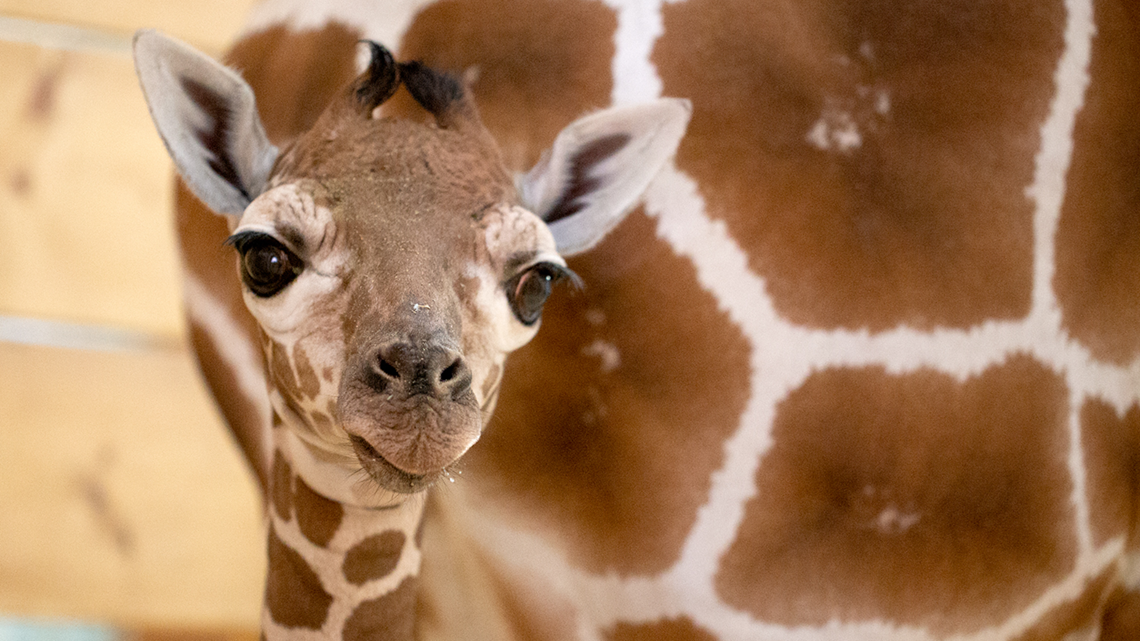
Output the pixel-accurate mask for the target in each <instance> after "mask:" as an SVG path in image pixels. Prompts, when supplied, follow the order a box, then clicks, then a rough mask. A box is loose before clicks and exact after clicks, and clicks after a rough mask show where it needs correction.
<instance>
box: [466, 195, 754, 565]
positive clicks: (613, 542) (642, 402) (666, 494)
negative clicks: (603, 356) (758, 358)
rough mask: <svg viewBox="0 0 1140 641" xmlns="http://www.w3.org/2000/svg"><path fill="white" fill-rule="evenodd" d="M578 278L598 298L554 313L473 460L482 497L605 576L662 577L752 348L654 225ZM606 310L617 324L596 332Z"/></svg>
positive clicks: (617, 243) (621, 239) (564, 297)
mask: <svg viewBox="0 0 1140 641" xmlns="http://www.w3.org/2000/svg"><path fill="white" fill-rule="evenodd" d="M570 267H571V268H572V269H573V270H574V271H576V272H577V273H578V274H580V275H581V276H582V278H583V280H584V281H585V282H586V283H588V284H589V285H588V286H587V287H586V288H585V289H584V290H583V291H580V292H574V293H571V292H568V291H560V292H557V293H556V294H555V295H554V296H553V297H552V298H551V300H550V301H549V302H548V303H547V306H546V311H545V313H544V321H543V323H544V327H543V328H542V331H540V332H539V333H538V336H537V337H536V338H535V339H534V340H533V341H532V342H531V343H530V344H529V345H527V346H526V347H524V348H522V349H520V350H519V351H518V352H516V353H515V354H514V355H512V356H511V357H510V358H509V359H508V361H507V365H506V368H505V369H506V373H505V374H504V376H503V385H502V388H501V401H500V403H499V409H498V411H497V413H496V415H495V416H494V418H493V419H492V421H491V425H489V426H488V428H487V429H486V431H485V432H484V435H483V438H482V440H481V442H480V443H479V446H478V447H475V448H472V450H471V451H470V452H468V454H467V455H466V459H465V460H466V461H467V465H469V466H470V468H471V471H472V472H473V473H472V474H471V478H472V479H478V480H479V482H480V486H479V487H478V488H477V489H478V491H479V492H480V495H479V496H480V497H481V499H483V500H486V501H488V502H489V503H492V504H498V505H506V506H508V507H507V508H506V509H507V510H508V511H509V512H508V514H514V513H515V512H516V511H517V513H518V514H526V515H528V516H527V518H528V519H536V521H532V522H530V523H529V524H527V525H526V526H527V527H537V528H540V529H542V530H544V531H545V532H546V533H547V534H548V535H549V536H550V537H551V538H553V539H554V540H560V541H562V542H563V544H564V545H566V546H567V547H568V548H569V551H570V553H571V555H572V558H573V559H574V561H575V562H577V563H580V564H582V565H584V566H585V567H586V568H587V569H589V570H590V571H595V572H605V571H609V570H613V571H616V572H619V573H623V574H651V573H654V572H661V571H664V570H666V569H667V568H668V567H669V566H670V565H671V564H672V563H673V562H674V561H675V560H676V559H677V556H678V554H679V553H680V549H681V546H682V545H683V543H684V540H685V537H686V536H687V534H688V532H689V529H690V527H691V526H692V524H693V522H694V521H695V519H696V513H697V509H698V508H699V507H700V506H701V505H703V504H704V503H705V501H706V500H707V494H708V490H709V488H710V480H709V475H710V474H711V473H712V472H713V471H714V470H716V469H718V468H719V467H720V466H721V464H722V463H723V457H724V450H723V448H724V439H725V438H727V437H728V436H729V435H730V434H732V433H733V431H734V430H735V429H736V428H737V427H738V425H739V421H740V414H741V412H742V411H743V408H744V405H745V403H746V400H747V398H748V394H749V373H750V365H749V354H750V351H751V348H750V346H749V343H748V341H747V339H746V338H744V337H743V336H742V335H741V333H740V331H739V329H738V328H737V327H736V326H735V325H734V324H733V323H732V322H731V321H730V320H729V319H728V317H727V316H726V314H725V313H724V312H723V311H721V310H720V309H719V308H718V306H717V303H716V300H715V299H714V298H713V297H712V296H711V295H709V294H708V293H707V292H705V291H704V290H702V289H701V286H700V285H699V283H698V282H697V280H696V272H695V269H694V268H693V265H692V264H691V263H690V262H689V261H688V260H686V259H683V258H680V257H678V256H677V255H676V254H674V253H673V252H672V250H671V249H670V247H669V245H668V244H666V243H665V242H664V241H662V240H660V239H658V238H657V237H656V234H655V223H654V222H653V221H652V220H651V219H649V218H648V217H646V216H645V215H644V214H643V213H640V212H634V213H633V214H631V215H630V217H629V218H628V219H627V220H626V222H625V223H623V224H622V225H621V226H619V227H618V228H617V229H616V230H615V231H614V232H613V233H612V234H610V236H608V237H607V238H606V239H605V240H604V241H603V242H602V243H601V244H600V245H599V246H598V247H597V248H596V249H594V250H593V251H591V252H590V253H589V254H586V255H583V256H580V257H575V258H573V259H571V261H570ZM597 310H601V311H602V312H603V313H604V314H605V318H606V319H608V320H607V322H606V324H605V325H604V326H596V325H591V324H590V323H589V322H588V320H587V316H589V315H590V314H591V313H593V314H594V315H596V314H597ZM597 340H605V341H607V342H609V343H611V344H613V345H614V347H615V349H617V350H618V351H619V352H620V354H621V367H620V368H617V369H616V370H613V371H608V372H607V371H603V370H602V369H601V368H600V366H599V363H598V359H597V358H595V357H593V356H591V355H590V354H589V353H588V352H584V350H583V348H584V347H585V346H587V345H589V344H591V343H593V342H595V341H597ZM484 481H485V483H484Z"/></svg>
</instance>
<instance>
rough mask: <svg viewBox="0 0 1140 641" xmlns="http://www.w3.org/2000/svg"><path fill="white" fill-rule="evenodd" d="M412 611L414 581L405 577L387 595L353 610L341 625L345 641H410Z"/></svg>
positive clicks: (413, 624) (412, 635)
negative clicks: (342, 625)
mask: <svg viewBox="0 0 1140 641" xmlns="http://www.w3.org/2000/svg"><path fill="white" fill-rule="evenodd" d="M415 610H416V579H415V578H414V577H408V578H406V579H404V581H403V582H402V583H400V585H399V587H397V588H396V589H395V590H393V591H391V592H389V593H388V594H385V595H384V596H382V597H379V598H376V599H372V600H371V601H365V602H364V603H361V604H360V605H358V606H356V610H355V611H353V613H352V615H351V616H349V617H348V620H347V621H345V623H344V637H343V638H344V641H411V639H413V638H414V630H415Z"/></svg>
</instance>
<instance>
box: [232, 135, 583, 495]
mask: <svg viewBox="0 0 1140 641" xmlns="http://www.w3.org/2000/svg"><path fill="white" fill-rule="evenodd" d="M485 145H486V141H485V140H483V139H480V138H472V137H469V136H466V135H463V134H457V133H455V132H451V131H447V130H442V129H439V128H432V127H427V126H423V125H420V124H417V123H410V122H407V121H396V120H372V119H360V118H355V119H350V120H348V121H345V120H342V119H339V118H330V119H326V120H324V121H322V123H321V124H320V125H318V127H317V128H316V129H314V130H313V131H311V132H310V133H309V134H308V135H306V136H305V137H303V138H302V139H300V140H299V141H298V142H297V144H296V145H295V146H294V147H293V148H292V149H290V150H289V151H288V152H287V153H286V154H285V155H284V156H283V158H282V160H281V162H279V163H278V168H277V170H276V171H275V173H274V175H273V176H272V178H271V181H270V185H271V187H270V188H269V189H268V190H267V191H266V192H265V193H263V194H262V195H261V196H259V197H258V198H256V199H255V200H254V201H253V202H252V203H251V204H250V205H249V207H248V208H247V209H246V210H245V212H244V213H243V214H242V216H241V218H240V219H239V221H238V223H237V226H236V228H235V230H234V233H233V235H232V236H231V237H230V241H229V244H231V245H233V246H234V247H235V249H236V250H237V253H238V254H239V261H238V262H239V269H240V275H241V279H242V282H243V286H244V298H245V301H246V305H247V307H248V308H249V310H250V312H251V313H252V314H253V316H254V317H255V318H256V319H257V321H258V323H259V324H260V327H261V332H262V336H263V340H264V348H265V354H266V363H267V367H268V370H269V372H268V373H269V377H268V378H269V385H270V395H271V402H272V403H273V406H274V410H275V411H276V413H277V415H278V416H279V417H280V418H281V420H282V422H283V423H284V426H285V427H286V428H287V429H290V430H292V431H293V432H294V433H295V434H296V435H297V436H299V437H300V438H301V439H302V440H303V441H304V442H305V443H306V444H308V445H309V446H310V447H312V448H314V449H316V450H317V451H320V452H322V453H324V454H325V455H327V456H331V457H334V458H336V459H340V460H342V461H344V462H345V464H348V465H359V466H360V467H361V468H362V469H363V470H365V471H366V472H367V473H368V475H369V476H370V477H371V478H372V479H373V480H374V481H375V482H376V483H378V484H379V485H380V486H381V487H383V488H385V489H388V490H391V491H396V492H403V493H410V492H416V491H419V490H421V489H423V488H425V487H427V486H428V485H430V483H431V482H432V481H433V480H434V479H435V478H437V477H438V476H439V475H440V474H441V473H442V472H443V471H444V470H445V469H446V468H447V466H448V465H451V464H452V463H454V462H455V461H456V460H457V459H458V458H459V457H460V456H461V455H462V454H463V453H464V452H465V451H466V450H467V449H468V448H469V447H471V445H472V444H474V443H475V441H476V440H477V439H478V438H479V435H480V432H481V430H482V424H483V420H484V418H486V417H487V416H488V415H489V414H490V412H491V410H492V408H493V406H494V404H495V400H496V398H497V393H498V387H499V382H500V379H501V375H502V371H503V362H504V360H505V358H506V355H507V354H508V353H509V352H511V351H513V350H515V349H517V348H518V347H520V346H522V345H523V344H525V343H526V342H527V341H529V340H530V339H531V338H532V337H533V336H534V334H535V333H536V331H537V329H538V325H539V321H540V314H541V311H542V304H543V302H544V301H545V300H546V297H547V296H548V295H549V294H550V291H551V287H552V286H553V285H554V284H555V283H557V282H558V281H559V280H562V279H563V278H564V277H565V276H566V275H567V274H568V272H567V271H566V268H565V262H564V261H563V259H562V257H561V256H559V254H558V252H557V250H556V248H555V241H554V238H553V236H552V235H551V232H550V230H549V229H548V228H547V226H546V224H545V223H543V221H542V220H541V219H540V218H539V217H538V216H536V215H535V214H533V213H532V212H530V211H529V210H527V209H526V208H524V207H522V206H520V205H518V204H517V200H516V197H515V192H514V188H513V186H512V184H511V182H510V181H509V179H508V178H507V176H506V174H505V172H503V171H502V169H501V168H500V166H499V165H498V164H497V163H496V162H493V161H495V160H496V159H497V156H496V153H495V152H494V150H493V149H488V148H486V147H485Z"/></svg>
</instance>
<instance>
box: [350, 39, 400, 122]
mask: <svg viewBox="0 0 1140 641" xmlns="http://www.w3.org/2000/svg"><path fill="white" fill-rule="evenodd" d="M360 42H362V43H364V44H366V45H368V49H369V51H370V52H371V54H372V59H371V60H369V62H368V70H367V71H366V72H365V73H364V74H363V75H361V77H360V78H359V79H358V80H357V81H356V85H355V87H353V93H354V94H355V96H356V102H357V103H358V104H359V105H360V107H361V109H363V110H364V111H365V112H368V113H371V111H372V110H373V109H375V108H377V107H379V106H380V105H381V104H382V103H383V102H384V101H385V100H387V99H388V98H391V97H392V94H394V93H396V88H397V87H399V86H400V67H401V66H402V65H397V64H396V61H395V59H394V58H392V52H390V51H388V49H387V48H385V47H384V46H383V45H380V44H377V43H375V42H372V41H371V40H361V41H360Z"/></svg>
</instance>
